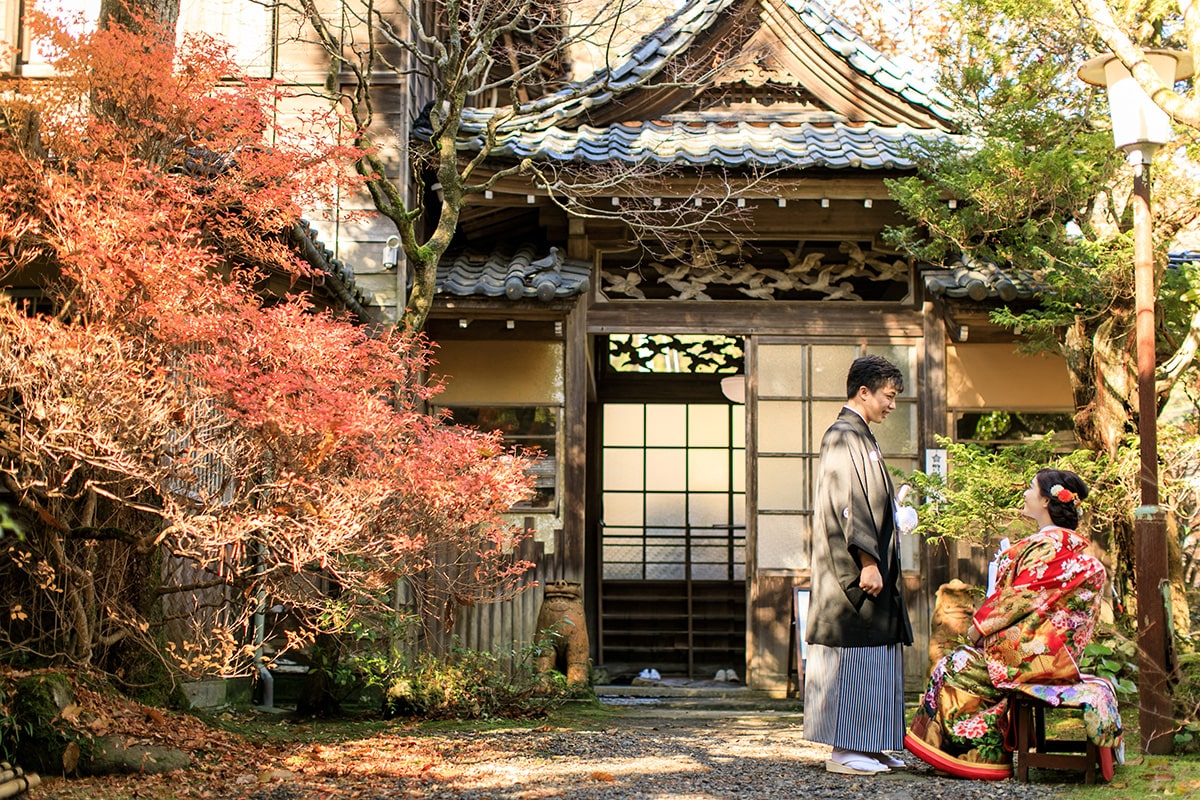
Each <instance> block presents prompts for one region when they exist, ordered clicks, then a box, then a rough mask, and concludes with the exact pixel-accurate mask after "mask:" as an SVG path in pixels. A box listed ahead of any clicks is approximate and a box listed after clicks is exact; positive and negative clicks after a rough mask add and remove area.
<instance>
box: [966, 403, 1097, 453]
mask: <svg viewBox="0 0 1200 800" xmlns="http://www.w3.org/2000/svg"><path fill="white" fill-rule="evenodd" d="M1046 436H1050V437H1051V439H1052V440H1053V442H1054V449H1055V451H1056V452H1063V453H1067V452H1070V451H1071V450H1074V449H1075V447H1076V445H1077V441H1076V439H1075V424H1074V422H1073V421H1072V419H1071V415H1070V414H1068V413H1064V412H1053V411H1051V412H1027V411H959V412H957V413H956V414H955V415H954V440H955V441H956V442H963V443H971V444H977V445H980V446H982V447H1002V446H1005V445H1014V444H1022V443H1026V442H1029V441H1031V440H1033V439H1040V438H1043V437H1046Z"/></svg>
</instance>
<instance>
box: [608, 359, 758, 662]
mask: <svg viewBox="0 0 1200 800" xmlns="http://www.w3.org/2000/svg"><path fill="white" fill-rule="evenodd" d="M700 341H703V342H704V343H705V345H704V346H707V347H709V348H710V349H713V348H715V349H718V350H719V349H721V348H723V347H728V348H729V349H730V351H731V356H732V357H731V359H730V361H729V362H728V364H732V365H733V366H726V368H725V372H716V371H714V370H710V371H708V372H695V371H691V370H693V369H695V368H697V366H698V365H699V364H700V363H701V362H700V361H698V360H696V359H692V358H689V357H688V356H687V354H686V347H687V345H689V344H691V345H696V343H697V342H700ZM654 342H657V343H654ZM614 345H615V346H616V347H617V349H621V348H624V349H625V352H626V353H629V352H635V351H637V350H641V351H642V360H641V361H637V357H636V356H635V358H634V359H628V358H627V359H625V360H623V361H619V363H620V364H623V365H628V364H630V363H633V362H636V363H638V364H639V366H638V367H637V368H636V369H634V370H621V369H619V368H611V364H610V369H609V370H608V373H609V374H608V378H609V380H606V381H605V382H604V384H603V387H602V389H601V397H602V402H601V405H600V420H599V421H600V430H599V437H600V441H601V445H602V446H601V448H600V452H601V464H600V468H599V475H598V480H599V483H600V498H601V512H600V524H599V537H598V538H599V555H600V572H601V574H600V592H599V630H598V635H599V643H598V644H599V647H598V651H599V655H600V662H601V666H603V667H604V668H605V669H606V670H608V672H609V674H610V676H612V678H613V679H614V680H622V679H628V678H631V677H634V676H636V675H637V674H639V673H640V672H641V671H642V670H649V669H653V670H656V671H657V672H658V674H659V675H661V676H662V677H668V676H675V677H687V678H696V679H702V678H714V677H715V676H717V675H718V674H719V673H722V672H723V673H724V675H723V677H724V678H725V679H729V678H730V677H732V676H731V675H730V671H732V673H733V675H735V676H737V678H738V679H739V680H740V679H744V675H745V663H746V524H745V520H746V492H745V472H746V450H745V443H746V434H745V429H746V416H745V407H744V406H743V405H740V404H737V403H733V402H731V401H730V400H729V399H727V398H726V397H724V396H723V395H722V394H721V390H720V386H721V379H722V377H729V376H730V375H731V373H730V370H736V369H740V355H741V352H740V343H739V341H738V340H736V339H730V338H727V337H715V338H714V337H640V336H636V335H627V336H622V337H617V336H613V337H610V342H609V343H608V346H609V348H610V353H611V352H613V347H614ZM668 345H669V346H668ZM679 348H683V349H682V350H681V349H679ZM649 353H656V354H657V356H658V357H657V358H651V357H648V355H647V354H649ZM681 353H682V354H683V355H682V356H681ZM656 362H657V364H656ZM705 363H708V362H705ZM656 366H657V367H658V371H655V369H654V368H655V367H656ZM710 366H711V365H710ZM685 369H687V370H688V371H684V370H685ZM735 379H736V377H735Z"/></svg>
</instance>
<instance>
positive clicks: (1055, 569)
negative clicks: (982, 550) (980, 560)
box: [905, 526, 1121, 779]
mask: <svg viewBox="0 0 1200 800" xmlns="http://www.w3.org/2000/svg"><path fill="white" fill-rule="evenodd" d="M1087 546H1088V542H1087V540H1086V539H1084V538H1083V537H1082V536H1080V535H1079V534H1077V533H1075V532H1074V531H1072V530H1068V529H1066V528H1058V527H1053V526H1049V527H1045V528H1042V529H1041V530H1040V531H1038V532H1037V533H1035V534H1033V535H1032V536H1029V537H1027V538H1025V539H1023V540H1021V541H1020V542H1017V543H1016V544H1015V545H1013V546H1012V547H1010V548H1009V549H1008V550H1006V551H1004V552H1003V553H1001V554H1000V557H999V562H998V568H997V581H996V588H995V590H994V591H993V592H992V594H991V595H989V596H988V597H987V599H986V600H984V603H983V605H982V606H981V607H980V608H979V610H978V611H977V612H975V616H974V619H973V625H974V627H975V630H976V631H977V633H978V635H979V636H980V637H981V641H980V646H978V647H969V646H964V647H959V648H958V649H957V650H955V651H954V652H952V653H950V654H949V655H947V656H945V657H944V658H943V659H942V660H941V661H939V662H938V663H937V665H936V666H935V667H934V668H933V673H932V675H931V676H930V681H929V688H928V690H927V691H926V692H925V695H924V697H923V698H922V700H921V705H920V707H919V708H918V709H917V713H916V716H915V717H914V718H913V721H912V724H911V725H910V726H909V729H908V735H907V736H906V737H905V746H906V747H907V748H908V749H909V750H910V751H912V752H913V753H914V754H915V755H917V756H919V757H920V758H922V759H923V760H925V761H927V762H929V763H931V764H933V765H934V766H935V767H937V768H939V769H942V770H945V771H947V772H951V773H953V774H956V775H961V776H963V777H971V778H985V779H986V778H1005V777H1008V776H1009V775H1011V774H1012V755H1011V753H1010V752H1009V751H1008V749H1007V748H1006V746H1005V739H1006V735H1007V733H1008V722H1009V720H1008V717H1009V714H1008V698H1009V696H1010V695H1011V693H1012V692H1014V691H1017V692H1025V693H1026V694H1029V695H1032V696H1033V697H1036V698H1038V699H1040V700H1044V701H1045V702H1048V703H1050V704H1051V705H1059V704H1063V703H1065V704H1066V705H1070V706H1079V707H1082V708H1083V710H1084V723H1085V725H1086V726H1087V729H1088V735H1089V737H1090V738H1091V739H1092V740H1093V741H1095V742H1096V744H1097V745H1098V746H1100V747H1116V746H1118V745H1119V743H1120V738H1121V718H1120V716H1119V714H1118V713H1117V703H1116V697H1115V695H1114V694H1113V690H1112V686H1111V685H1110V684H1109V683H1108V682H1107V681H1103V680H1097V679H1088V680H1085V676H1083V675H1081V674H1080V672H1079V666H1078V659H1079V657H1080V656H1081V655H1082V653H1083V648H1084V647H1086V646H1087V644H1088V642H1090V641H1091V639H1092V633H1093V632H1094V630H1095V626H1096V618H1097V616H1098V614H1099V611H1100V601H1101V597H1102V595H1103V591H1104V583H1105V571H1104V565H1103V564H1101V563H1100V562H1099V560H1097V559H1096V558H1094V557H1093V556H1090V555H1088V554H1087V553H1085V552H1084V550H1085V549H1086V548H1087Z"/></svg>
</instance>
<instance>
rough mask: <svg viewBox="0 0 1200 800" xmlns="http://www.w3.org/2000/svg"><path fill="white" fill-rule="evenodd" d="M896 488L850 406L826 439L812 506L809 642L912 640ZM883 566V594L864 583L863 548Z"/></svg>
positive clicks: (840, 643) (833, 644)
mask: <svg viewBox="0 0 1200 800" xmlns="http://www.w3.org/2000/svg"><path fill="white" fill-rule="evenodd" d="M894 494H895V492H894V489H893V487H892V479H891V476H890V475H888V472H887V467H886V466H885V465H884V463H883V455H882V454H881V453H880V452H879V445H878V444H877V443H876V441H875V437H874V436H872V435H871V430H870V428H869V427H868V425H867V422H866V421H865V420H864V419H863V418H862V417H860V416H859V415H858V414H857V413H855V412H854V411H853V410H851V409H850V408H843V409H842V413H841V414H839V415H838V418H837V421H836V422H834V423H833V425H831V426H830V427H829V430H827V431H826V432H825V437H824V438H823V439H822V440H821V456H820V462H819V463H818V466H817V490H816V497H815V498H814V508H813V545H812V593H811V595H810V597H809V611H808V622H807V627H808V637H807V638H808V642H809V643H810V644H821V645H826V646H828V647H872V646H877V645H889V644H897V643H900V644H906V645H910V644H912V641H913V635H912V625H911V624H910V623H909V620H908V611H907V610H906V609H905V607H904V596H903V593H902V592H901V590H900V584H901V581H900V577H901V576H900V554H899V553H898V552H897V551H896V544H897V540H896V524H895V519H894V517H895V511H896V505H895V500H894V497H893V496H894ZM859 550H861V551H863V552H865V553H868V554H870V555H871V556H872V557H874V558H875V560H876V561H877V562H878V564H879V572H880V574H881V575H882V576H883V591H882V592H880V593H879V596H878V597H875V598H872V597H871V596H870V595H868V594H867V593H866V592H864V591H863V590H862V589H860V588H859V586H858V581H859V572H860V568H859V564H858V559H857V558H856V557H855V556H856V553H857V551H859Z"/></svg>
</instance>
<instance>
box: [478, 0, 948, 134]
mask: <svg viewBox="0 0 1200 800" xmlns="http://www.w3.org/2000/svg"><path fill="white" fill-rule="evenodd" d="M742 1H743V0H692V2H690V3H688V4H687V5H685V6H684V7H683V8H681V9H680V10H679V11H677V12H675V13H674V14H673V15H671V16H670V17H668V18H667V19H666V21H664V22H663V24H662V25H661V26H659V28H658V29H657V30H655V31H654V32H653V33H650V34H649V35H647V36H646V37H645V38H644V39H643V40H642V42H641V43H640V44H639V45H638V46H637V48H635V49H634V51H633V52H632V53H631V54H630V56H629V58H628V59H626V60H625V61H624V62H623V63H621V64H619V65H617V66H616V67H613V68H611V69H607V70H598V71H597V72H595V73H594V74H593V75H592V76H591V77H589V78H587V79H585V80H582V81H576V82H573V83H569V84H567V85H566V86H565V87H564V88H562V89H560V90H558V91H557V92H553V93H551V94H548V95H546V96H544V97H542V98H539V99H538V100H537V101H535V102H534V103H533V104H532V105H531V106H530V107H529V110H528V111H527V112H525V113H522V114H519V115H517V116H515V117H513V118H512V119H511V120H506V121H505V122H504V123H503V127H504V128H505V129H508V128H519V129H522V130H526V131H530V130H538V129H543V130H544V129H547V128H551V127H560V128H561V127H570V126H569V125H564V123H566V122H569V121H571V120H574V119H575V118H577V117H579V116H580V115H582V114H584V113H585V112H587V111H589V110H591V109H594V108H597V107H599V106H602V105H604V104H606V103H608V102H609V101H610V100H612V99H613V98H614V97H616V96H618V95H620V94H622V93H624V92H627V91H630V90H632V89H634V88H638V87H640V86H642V85H644V84H645V82H646V80H647V78H648V77H651V76H653V75H655V74H657V73H658V72H659V71H660V70H662V69H663V67H665V66H666V64H667V62H668V61H670V60H671V59H672V58H674V57H675V56H677V55H679V54H680V53H682V52H683V51H684V50H686V49H687V48H688V47H689V46H691V45H692V43H693V42H694V41H695V40H696V38H697V37H698V36H699V35H700V34H701V33H703V32H704V31H706V30H707V29H708V28H709V27H710V26H712V24H713V22H714V21H715V19H716V17H717V15H719V14H721V13H722V12H723V11H725V10H727V9H729V8H730V7H731V6H733V5H735V4H736V3H738V2H742ZM787 5H788V6H789V7H791V8H792V10H793V11H795V12H796V14H797V15H798V17H799V19H800V20H801V22H802V23H803V24H804V25H805V26H807V27H808V28H809V29H810V30H812V31H813V32H814V33H815V34H817V35H818V36H819V37H820V38H821V40H822V41H823V42H824V43H825V44H826V45H827V46H828V47H829V48H830V49H831V50H833V51H834V52H836V53H838V54H840V55H841V56H842V58H843V59H845V61H846V63H847V64H849V65H850V66H851V67H852V68H853V69H854V70H856V71H857V72H859V73H861V74H862V75H864V76H866V77H869V78H871V79H873V80H874V81H875V82H876V83H878V84H879V85H881V86H883V87H885V88H887V89H889V90H891V91H893V92H895V93H896V94H898V95H900V96H901V97H903V98H904V99H905V100H907V101H908V102H910V103H912V104H914V105H917V106H921V107H923V108H925V109H927V110H928V111H930V112H931V113H933V114H934V115H935V116H937V117H940V118H942V119H943V120H945V121H947V122H950V121H951V120H952V119H953V117H954V109H953V106H952V104H951V102H950V100H949V98H947V97H946V95H945V94H944V93H943V92H942V91H941V90H940V89H938V88H937V85H936V84H935V83H934V82H933V81H932V80H930V79H928V78H926V77H925V76H923V75H921V74H920V71H919V68H918V66H917V65H916V63H915V62H912V61H911V60H907V59H906V60H899V59H893V58H890V57H888V56H885V55H884V54H882V53H880V52H879V51H877V50H875V49H874V48H873V47H871V46H870V45H869V44H867V42H866V41H864V40H863V39H862V37H861V36H859V35H858V34H857V33H855V32H854V31H853V30H852V29H851V28H849V27H847V26H846V25H844V24H843V23H841V22H839V21H838V20H837V19H835V18H834V16H833V14H832V12H830V10H829V9H828V8H826V7H825V5H824V3H822V2H820V1H819V0H787ZM503 111H504V109H465V110H464V115H463V121H464V123H465V125H466V127H468V128H471V127H476V126H478V129H482V127H483V126H484V125H485V124H486V122H487V121H488V120H490V119H491V118H492V117H493V116H494V115H495V114H496V113H502V112H503Z"/></svg>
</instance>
